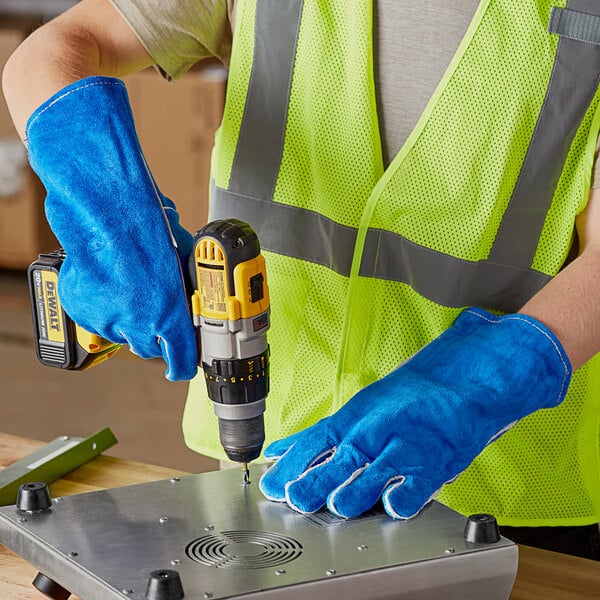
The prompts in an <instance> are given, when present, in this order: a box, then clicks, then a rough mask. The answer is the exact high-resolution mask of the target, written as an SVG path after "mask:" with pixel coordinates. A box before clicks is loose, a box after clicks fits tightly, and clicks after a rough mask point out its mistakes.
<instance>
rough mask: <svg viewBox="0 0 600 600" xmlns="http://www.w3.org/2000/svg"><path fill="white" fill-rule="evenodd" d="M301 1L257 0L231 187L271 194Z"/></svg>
mask: <svg viewBox="0 0 600 600" xmlns="http://www.w3.org/2000/svg"><path fill="white" fill-rule="evenodd" d="M302 5H303V0H285V1H284V2H282V1H281V0H258V1H257V3H256V20H255V24H254V60H253V63H252V72H251V74H250V83H249V85H248V93H247V95H246V105H245V107H244V120H243V122H242V126H241V129H240V134H239V138H238V143H237V147H236V151H235V157H234V160H233V165H232V169H231V176H230V179H229V181H230V183H229V189H230V190H231V191H232V192H237V193H240V194H245V195H249V196H252V197H254V198H265V199H267V198H268V199H271V198H272V197H273V190H274V189H275V182H276V181H277V173H278V172H279V164H280V162H281V154H282V152H283V139H284V136H285V127H286V120H287V106H288V100H289V95H290V88H291V79H292V69H293V66H294V57H295V55H296V42H297V38H298V30H299V29H300V16H301V15H302Z"/></svg>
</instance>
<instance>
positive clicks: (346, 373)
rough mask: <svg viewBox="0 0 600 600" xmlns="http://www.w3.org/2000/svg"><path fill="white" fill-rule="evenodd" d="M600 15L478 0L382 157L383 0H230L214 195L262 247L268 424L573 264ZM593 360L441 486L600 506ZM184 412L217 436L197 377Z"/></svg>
mask: <svg viewBox="0 0 600 600" xmlns="http://www.w3.org/2000/svg"><path fill="white" fill-rule="evenodd" d="M350 5H351V6H350ZM590 12H593V13H594V14H587V13H590ZM599 22H600V3H595V2H589V1H586V0H570V1H569V2H568V3H566V1H565V0H562V1H554V2H551V1H547V0H482V2H481V3H480V6H479V8H478V10H477V12H476V14H475V16H474V18H473V21H472V23H471V25H470V27H469V29H468V31H467V33H466V35H465V37H464V39H463V41H462V42H461V45H460V47H459V49H458V51H457V52H456V55H455V56H454V58H453V60H452V62H451V63H450V65H449V67H448V69H447V71H446V73H445V75H444V77H443V79H442V81H441V82H440V84H439V85H438V87H437V89H436V91H435V93H434V94H433V96H432V98H431V99H430V101H429V103H428V105H427V107H426V109H425V111H424V113H423V115H422V116H421V118H420V120H419V122H418V123H417V125H416V127H415V129H414V131H413V132H412V134H411V135H410V136H409V138H408V140H407V141H406V143H405V144H404V146H403V147H402V149H401V150H400V152H399V153H398V155H397V156H396V158H395V159H394V161H393V162H392V164H391V165H390V166H389V168H387V169H386V170H385V171H384V169H383V165H382V158H381V143H380V138H379V127H378V122H377V110H376V103H375V90H374V81H373V60H372V2H371V0H353V1H352V2H351V3H349V2H348V0H286V2H278V1H275V0H240V1H239V3H238V10H237V19H236V31H235V34H234V45H233V51H232V59H231V68H230V78H229V86H228V91H227V102H226V107H225V114H224V118H223V123H222V126H221V128H220V130H219V131H218V133H217V138H216V145H215V149H214V152H213V164H212V177H213V181H212V190H211V209H210V216H211V218H213V219H214V218H225V217H237V218H240V219H242V220H245V221H247V222H248V223H250V224H251V225H252V227H253V228H254V229H255V230H256V231H257V233H258V237H259V239H260V241H261V245H262V248H263V251H264V254H265V257H266V259H267V271H268V279H269V286H270V291H271V307H272V313H271V318H272V327H271V331H270V332H269V343H270V346H271V393H270V395H269V397H268V399H267V411H266V413H265V423H266V430H267V442H269V441H272V440H274V439H277V438H280V437H283V436H285V435H287V434H290V433H292V432H294V431H297V430H299V429H302V428H304V427H306V426H308V425H310V424H312V423H314V422H315V421H316V420H318V419H320V418H322V417H324V416H326V415H329V414H331V413H333V412H335V411H336V410H337V409H338V408H339V407H340V406H341V405H342V404H343V403H344V402H345V401H347V400H348V399H349V398H350V397H351V396H352V395H353V394H354V393H356V391H358V390H359V389H361V388H362V387H364V386H365V385H367V384H369V383H370V382H372V381H374V380H376V379H378V378H381V377H383V376H384V375H386V374H387V373H388V372H389V371H390V370H392V369H393V368H394V367H396V366H397V365H398V364H399V363H401V362H402V361H404V360H406V359H407V358H408V357H410V356H411V355H412V354H414V353H415V352H416V351H417V350H418V349H419V348H421V347H422V346H423V345H424V344H427V343H428V342H429V341H431V340H432V339H433V338H434V337H436V336H437V335H439V334H440V333H441V332H442V331H443V330H445V329H446V328H447V327H449V326H450V325H451V324H452V322H453V321H454V320H455V318H456V317H457V315H458V314H459V313H460V312H461V311H462V310H463V309H464V308H465V307H467V306H472V305H477V306H482V307H484V308H487V309H489V310H492V311H497V312H514V311H516V310H518V309H519V308H520V307H521V306H522V305H523V304H524V303H525V302H526V301H527V300H528V299H529V298H530V297H531V296H532V295H534V294H535V293H536V292H537V291H538V290H539V289H540V288H541V287H542V286H544V285H545V284H546V283H547V282H548V281H549V280H550V279H551V278H552V277H553V276H554V275H556V273H557V272H558V271H559V270H560V269H561V267H562V266H563V264H564V263H565V260H566V257H567V255H568V252H569V249H570V248H571V246H572V244H573V240H574V219H575V216H576V215H577V214H578V213H579V212H580V211H581V210H582V209H583V207H584V206H585V204H586V201H587V198H588V194H589V186H590V174H591V169H592V164H593V160H594V149H595V142H596V138H597V135H598V129H599V126H600V117H599V116H598V113H597V110H596V108H597V105H598V99H599V95H598V93H597V81H598V76H599V74H600V38H599V37H598V34H597V33H594V32H597V31H599V29H600V28H599V26H598V23H599ZM599 366H600V363H599V362H598V360H596V359H593V360H592V361H590V362H589V363H588V364H587V365H585V366H584V367H582V368H581V369H580V370H579V371H578V372H577V373H576V374H575V376H574V379H573V382H572V384H571V389H570V392H569V394H568V396H567V399H566V400H565V401H564V402H563V404H562V405H561V406H560V407H558V408H556V409H552V410H543V411H539V412H538V413H536V414H534V415H532V416H530V417H528V418H526V419H524V420H523V421H522V422H520V423H519V424H518V425H517V426H516V427H514V428H513V429H512V430H511V431H510V432H508V433H507V434H506V435H504V436H503V437H502V438H500V439H499V440H498V441H496V442H495V443H494V444H492V445H491V446H489V447H488V448H487V449H486V450H485V451H484V452H483V453H482V454H481V455H480V456H479V457H478V458H477V459H476V460H475V462H474V463H473V464H472V465H471V466H470V467H469V468H468V469H467V470H466V471H465V472H464V473H463V474H462V475H461V476H460V477H459V478H458V479H457V480H456V481H455V482H453V483H452V484H450V485H447V486H445V487H444V488H443V490H442V492H441V494H440V496H439V499H440V500H442V501H443V502H445V503H447V504H448V505H450V506H452V507H453V508H455V509H457V510H459V511H460V512H463V513H465V514H470V513H476V512H489V513H492V514H494V515H495V516H496V517H497V518H498V520H499V522H500V523H501V524H506V525H558V524H562V525H568V524H570V525H576V524H588V523H592V522H595V521H598V520H600V485H599V482H600V460H599V450H600V449H599V444H598V440H599V437H598V435H599V414H600V411H599V406H598V405H599V404H600V402H599V399H598V398H599V396H600V368H599ZM184 433H185V438H186V442H187V444H188V445H189V446H190V447H191V448H192V449H194V450H196V451H198V452H201V453H204V454H208V455H211V456H215V457H224V455H223V453H222V451H221V448H220V446H219V441H218V435H217V424H216V419H215V417H214V414H213V410H212V407H211V404H210V402H209V400H208V399H207V395H206V391H205V384H204V381H203V378H202V377H199V378H197V379H196V380H195V381H194V382H193V383H192V385H191V388H190V393H189V396H188V401H187V405H186V410H185V415H184Z"/></svg>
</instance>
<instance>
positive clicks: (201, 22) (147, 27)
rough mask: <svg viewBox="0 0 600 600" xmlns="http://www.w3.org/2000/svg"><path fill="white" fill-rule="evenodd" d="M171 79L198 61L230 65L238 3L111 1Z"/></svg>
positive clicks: (225, 0)
mask: <svg viewBox="0 0 600 600" xmlns="http://www.w3.org/2000/svg"><path fill="white" fill-rule="evenodd" d="M110 2H111V3H112V4H113V6H114V7H115V8H116V9H117V10H118V11H119V13H120V14H121V16H122V17H123V18H124V19H125V20H126V21H127V23H128V24H129V26H130V27H131V29H132V30H133V32H134V33H135V34H136V35H137V37H138V38H139V40H140V42H141V43H142V45H143V46H144V48H145V49H146V50H147V52H148V53H149V54H150V56H151V57H152V58H153V59H154V61H155V63H156V65H157V66H158V67H159V68H160V70H161V71H162V72H163V74H164V75H165V76H166V77H167V78H168V79H178V78H179V77H181V76H182V75H183V74H184V73H185V72H186V71H187V70H188V69H190V68H191V67H192V66H193V65H194V64H195V63H197V62H198V61H200V60H202V59H204V58H208V57H216V58H218V59H219V60H220V61H221V62H222V63H223V64H225V65H228V64H229V58H230V55H231V37H232V25H231V23H232V20H233V15H234V9H235V0H161V1H157V2H148V0H110Z"/></svg>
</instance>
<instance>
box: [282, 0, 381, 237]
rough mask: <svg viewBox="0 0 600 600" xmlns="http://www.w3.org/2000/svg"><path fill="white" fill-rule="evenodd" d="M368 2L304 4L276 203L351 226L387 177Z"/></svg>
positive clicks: (358, 218) (332, 1)
mask: <svg viewBox="0 0 600 600" xmlns="http://www.w3.org/2000/svg"><path fill="white" fill-rule="evenodd" d="M370 37H371V16H370V6H369V3H368V2H355V3H353V4H352V9H351V10H349V5H348V1H347V0H331V1H329V2H305V3H304V10H303V15H302V23H301V27H300V32H299V39H298V53H297V55H296V60H295V64H294V73H293V77H292V88H291V89H292V93H291V97H290V101H289V111H288V115H287V131H286V137H285V144H284V151H283V158H282V164H281V169H280V172H279V177H278V180H277V185H276V187H275V199H276V200H277V201H279V202H283V203H294V204H299V205H300V206H301V207H303V208H309V209H311V210H316V211H318V212H320V213H323V214H325V215H326V216H327V217H329V218H331V219H333V220H335V221H337V222H339V223H342V224H345V225H350V226H357V225H358V223H359V220H360V216H361V213H362V209H363V206H364V204H365V201H366V200H367V198H368V197H369V195H370V193H371V190H372V188H373V187H374V185H375V183H376V181H377V180H378V179H379V177H380V175H381V173H382V162H381V156H380V144H379V131H378V125H377V117H376V108H375V99H374V91H373V90H374V88H373V83H372V65H371V59H370V49H371V39H370Z"/></svg>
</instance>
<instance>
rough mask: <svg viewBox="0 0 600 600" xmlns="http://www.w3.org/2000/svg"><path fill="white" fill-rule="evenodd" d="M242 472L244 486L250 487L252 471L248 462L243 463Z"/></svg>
mask: <svg viewBox="0 0 600 600" xmlns="http://www.w3.org/2000/svg"><path fill="white" fill-rule="evenodd" d="M242 470H243V471H244V485H248V484H249V483H250V469H249V468H248V463H247V462H245V463H242Z"/></svg>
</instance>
